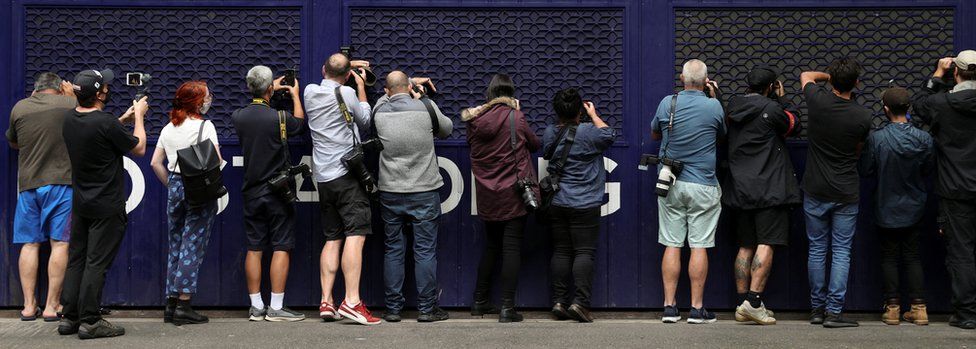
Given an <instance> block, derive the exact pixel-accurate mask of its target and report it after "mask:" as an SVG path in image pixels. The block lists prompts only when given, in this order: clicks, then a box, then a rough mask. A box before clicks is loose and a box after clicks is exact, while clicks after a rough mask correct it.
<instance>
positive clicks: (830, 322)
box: [823, 312, 860, 328]
mask: <svg viewBox="0 0 976 349" xmlns="http://www.w3.org/2000/svg"><path fill="white" fill-rule="evenodd" d="M858 326H860V325H859V324H858V323H857V321H855V320H852V319H847V318H844V317H843V316H841V314H840V313H831V312H827V316H826V317H824V322H823V327H825V328H844V327H858Z"/></svg>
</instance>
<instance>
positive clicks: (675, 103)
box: [661, 93, 678, 157]
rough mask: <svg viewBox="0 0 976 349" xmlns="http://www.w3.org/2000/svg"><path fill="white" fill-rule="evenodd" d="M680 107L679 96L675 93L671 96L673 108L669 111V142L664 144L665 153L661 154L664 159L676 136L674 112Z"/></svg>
mask: <svg viewBox="0 0 976 349" xmlns="http://www.w3.org/2000/svg"><path fill="white" fill-rule="evenodd" d="M677 107H678V94H677V93H675V94H673V95H671V108H670V109H668V141H667V142H665V143H664V151H663V152H661V155H662V157H667V156H668V145H670V144H671V137H672V136H674V114H675V113H674V111H675V108H677Z"/></svg>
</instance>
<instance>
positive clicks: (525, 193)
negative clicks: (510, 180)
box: [515, 178, 539, 211]
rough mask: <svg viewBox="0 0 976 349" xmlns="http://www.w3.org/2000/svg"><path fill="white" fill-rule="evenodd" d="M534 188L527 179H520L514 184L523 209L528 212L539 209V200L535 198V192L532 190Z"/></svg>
mask: <svg viewBox="0 0 976 349" xmlns="http://www.w3.org/2000/svg"><path fill="white" fill-rule="evenodd" d="M534 186H535V184H533V183H532V181H530V180H529V179H528V178H520V179H519V180H518V181H516V182H515V188H516V189H518V192H519V195H521V196H522V202H523V203H525V207H526V208H527V209H529V210H530V211H534V210H537V209H539V198H538V197H536V195H535V191H534V190H532V187H534Z"/></svg>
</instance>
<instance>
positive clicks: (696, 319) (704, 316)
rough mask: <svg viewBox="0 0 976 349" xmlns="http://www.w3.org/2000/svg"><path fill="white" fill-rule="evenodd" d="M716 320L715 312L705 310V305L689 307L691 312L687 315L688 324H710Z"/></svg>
mask: <svg viewBox="0 0 976 349" xmlns="http://www.w3.org/2000/svg"><path fill="white" fill-rule="evenodd" d="M716 321H718V319H717V318H715V313H713V312H710V311H708V310H705V307H701V309H697V308H691V314H690V315H688V323H689V324H710V323H713V322H716Z"/></svg>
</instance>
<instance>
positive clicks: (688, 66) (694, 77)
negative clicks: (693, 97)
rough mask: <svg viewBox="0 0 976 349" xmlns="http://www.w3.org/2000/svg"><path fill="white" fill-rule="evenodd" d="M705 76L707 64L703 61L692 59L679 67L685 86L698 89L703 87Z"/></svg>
mask: <svg viewBox="0 0 976 349" xmlns="http://www.w3.org/2000/svg"><path fill="white" fill-rule="evenodd" d="M706 78H708V66H706V65H705V62H702V61H700V60H697V59H692V60H690V61H687V62H685V65H684V66H683V67H681V81H682V82H684V84H685V88H694V89H699V90H700V89H702V88H703V87H705V79H706Z"/></svg>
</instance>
